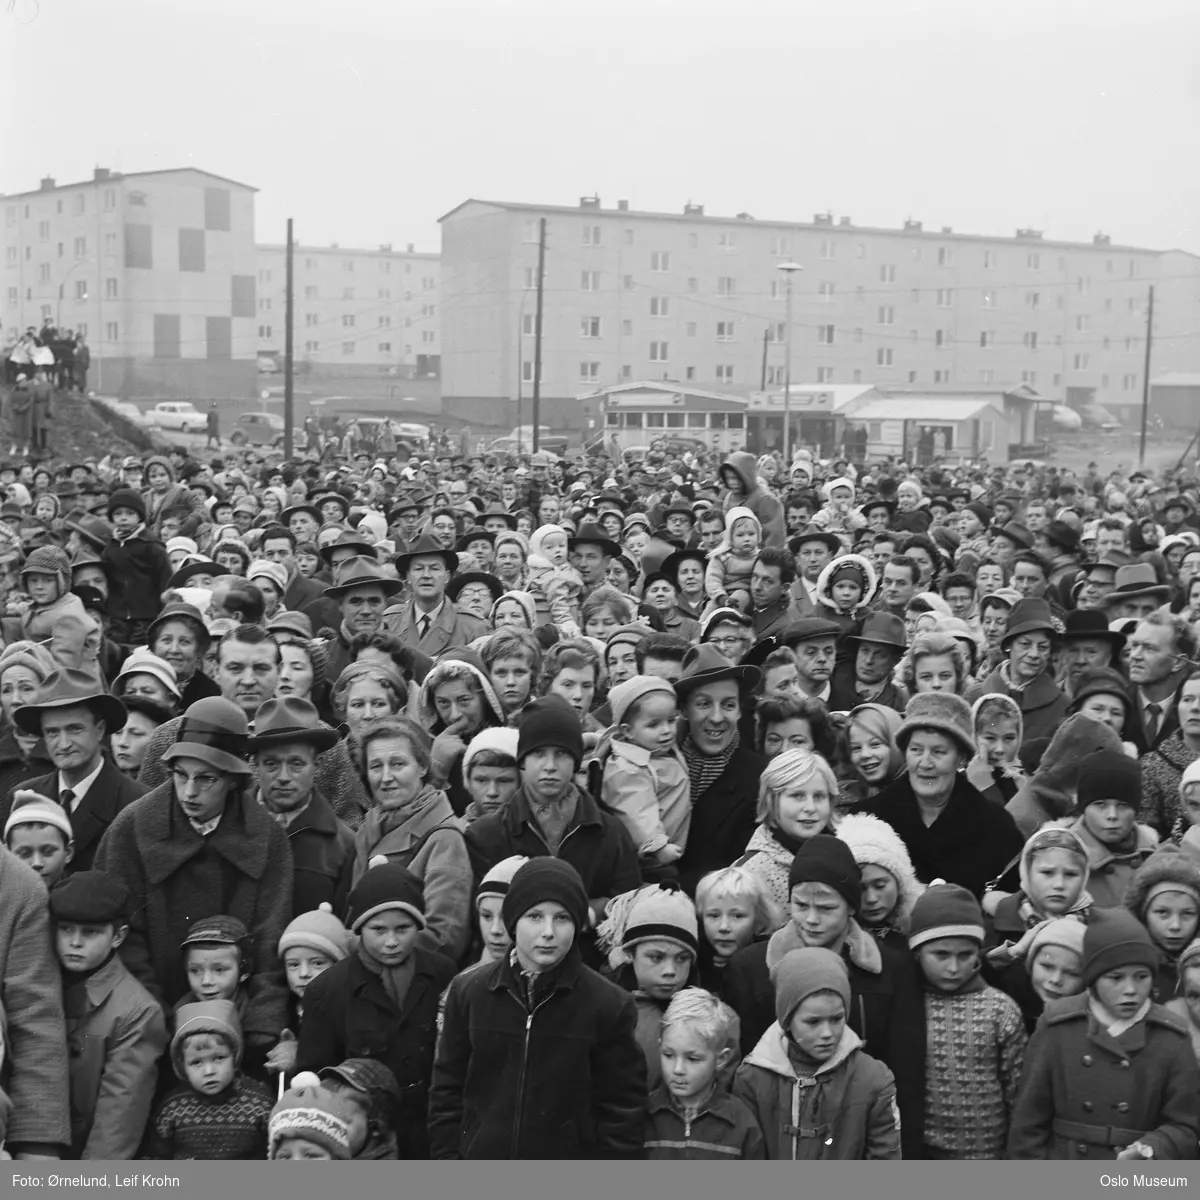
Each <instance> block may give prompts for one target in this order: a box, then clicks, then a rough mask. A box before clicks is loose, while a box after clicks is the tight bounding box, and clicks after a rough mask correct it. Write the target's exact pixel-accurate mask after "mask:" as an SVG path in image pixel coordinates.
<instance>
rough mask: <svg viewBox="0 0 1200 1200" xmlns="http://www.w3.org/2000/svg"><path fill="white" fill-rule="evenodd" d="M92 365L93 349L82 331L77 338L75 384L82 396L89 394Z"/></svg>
mask: <svg viewBox="0 0 1200 1200" xmlns="http://www.w3.org/2000/svg"><path fill="white" fill-rule="evenodd" d="M91 365H92V351H91V347H89V346H88V344H87V339H86V338H85V337H84V336H83V334H82V333H80V334H78V335H76V338H75V386H76V387H77V388H78V389H79V394H80V395H81V396H86V395H87V373H88V367H90V366H91Z"/></svg>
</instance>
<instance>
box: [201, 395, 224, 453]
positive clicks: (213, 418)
mask: <svg viewBox="0 0 1200 1200" xmlns="http://www.w3.org/2000/svg"><path fill="white" fill-rule="evenodd" d="M214 445H215V446H216V448H217V449H218V450H220V448H221V414H220V412H218V411H217V402H216V401H215V400H214V401H213V402H212V404H210V405H209V406H208V439H207V440H206V441H205V443H204V448H205V450H208V449H211V448H212V447H213V446H214Z"/></svg>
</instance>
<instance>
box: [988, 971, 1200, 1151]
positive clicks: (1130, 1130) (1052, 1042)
mask: <svg viewBox="0 0 1200 1200" xmlns="http://www.w3.org/2000/svg"><path fill="white" fill-rule="evenodd" d="M1089 1000H1090V994H1089V993H1088V992H1083V993H1082V994H1080V995H1078V996H1071V997H1068V998H1067V999H1065V1000H1055V1001H1053V1002H1052V1003H1051V1004H1048V1005H1047V1006H1046V1011H1045V1013H1044V1014H1043V1015H1042V1019H1041V1021H1040V1022H1039V1023H1038V1027H1037V1029H1036V1030H1035V1032H1034V1035H1033V1037H1032V1038H1031V1039H1030V1042H1029V1048H1028V1050H1027V1051H1026V1053H1025V1071H1024V1075H1023V1077H1022V1079H1021V1090H1020V1093H1019V1095H1018V1097H1017V1105H1016V1108H1015V1110H1014V1111H1013V1116H1012V1122H1011V1124H1010V1126H1009V1133H1008V1156H1009V1158H1024V1159H1028V1158H1068V1159H1098V1160H1106V1159H1107V1160H1112V1159H1115V1158H1116V1156H1117V1151H1118V1150H1121V1149H1124V1147H1125V1146H1128V1145H1129V1144H1130V1143H1131V1142H1135V1141H1142V1142H1145V1143H1146V1145H1148V1146H1150V1147H1151V1148H1152V1149H1153V1151H1154V1158H1155V1160H1158V1159H1175V1158H1179V1159H1193V1158H1196V1157H1197V1142H1198V1141H1200V1068H1198V1067H1197V1065H1196V1057H1195V1055H1194V1054H1193V1053H1192V1046H1191V1041H1190V1039H1189V1037H1188V1031H1187V1026H1186V1024H1185V1023H1184V1022H1182V1021H1180V1020H1179V1019H1178V1018H1176V1017H1175V1016H1173V1015H1172V1014H1171V1013H1169V1012H1168V1011H1167V1010H1166V1009H1164V1008H1160V1007H1159V1006H1158V1005H1157V1004H1153V1005H1151V1007H1150V1011H1149V1012H1148V1013H1147V1015H1146V1016H1145V1018H1143V1019H1142V1020H1141V1021H1139V1022H1137V1024H1136V1025H1134V1026H1133V1027H1132V1028H1131V1029H1128V1030H1126V1031H1125V1032H1124V1033H1122V1034H1121V1035H1120V1036H1119V1037H1116V1038H1114V1037H1113V1036H1112V1035H1111V1034H1109V1033H1108V1031H1107V1030H1105V1029H1102V1028H1101V1027H1100V1026H1099V1024H1098V1023H1097V1021H1096V1018H1095V1017H1094V1016H1092V1014H1091V1012H1090V1011H1089Z"/></svg>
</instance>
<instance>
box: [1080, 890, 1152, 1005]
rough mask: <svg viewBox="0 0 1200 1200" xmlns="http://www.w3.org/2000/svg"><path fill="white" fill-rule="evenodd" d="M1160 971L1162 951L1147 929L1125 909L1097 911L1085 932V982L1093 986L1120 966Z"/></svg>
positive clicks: (1096, 909) (1089, 917) (1100, 909)
mask: <svg viewBox="0 0 1200 1200" xmlns="http://www.w3.org/2000/svg"><path fill="white" fill-rule="evenodd" d="M1133 966H1138V967H1147V968H1149V969H1150V970H1151V971H1157V970H1158V966H1159V951H1158V948H1157V947H1156V946H1155V945H1154V942H1153V941H1152V940H1151V939H1150V933H1149V931H1148V930H1147V929H1146V927H1145V926H1144V925H1143V924H1142V923H1141V921H1139V920H1138V919H1137V917H1135V916H1134V915H1133V913H1131V912H1128V911H1127V910H1126V909H1123V908H1094V909H1093V910H1092V911H1091V913H1089V914H1088V923H1087V927H1086V928H1085V929H1084V932H1083V970H1082V972H1081V973H1082V975H1083V982H1084V984H1085V985H1086V986H1087V987H1091V986H1092V984H1093V983H1095V982H1096V980H1097V979H1099V978H1100V976H1101V975H1103V974H1104V973H1105V972H1107V971H1115V970H1117V969H1118V968H1120V967H1133Z"/></svg>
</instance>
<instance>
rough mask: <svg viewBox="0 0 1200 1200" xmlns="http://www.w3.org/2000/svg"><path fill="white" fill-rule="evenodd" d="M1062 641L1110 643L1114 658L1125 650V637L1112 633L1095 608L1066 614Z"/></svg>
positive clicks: (1078, 609)
mask: <svg viewBox="0 0 1200 1200" xmlns="http://www.w3.org/2000/svg"><path fill="white" fill-rule="evenodd" d="M1062 639H1063V641H1064V642H1082V641H1095V642H1111V643H1112V648H1113V656H1114V657H1115V656H1116V655H1118V654H1120V653H1121V651H1122V650H1123V649H1124V648H1125V635H1124V634H1122V633H1113V631H1112V630H1111V629H1110V628H1109V624H1108V618H1107V617H1105V615H1104V613H1103V612H1101V611H1100V610H1099V609H1095V608H1076V609H1072V611H1071V612H1069V613H1067V619H1066V628H1065V629H1064V630H1063V633H1062Z"/></svg>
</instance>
